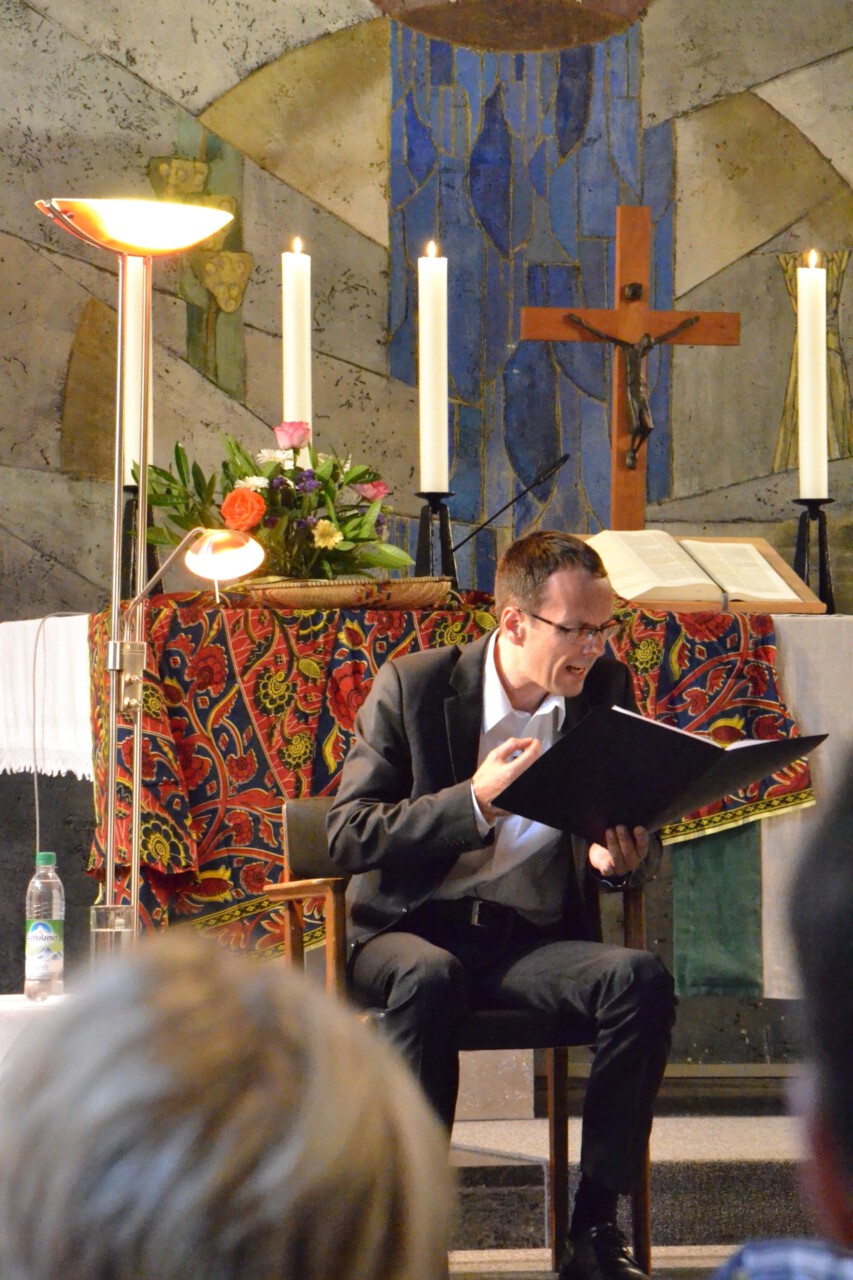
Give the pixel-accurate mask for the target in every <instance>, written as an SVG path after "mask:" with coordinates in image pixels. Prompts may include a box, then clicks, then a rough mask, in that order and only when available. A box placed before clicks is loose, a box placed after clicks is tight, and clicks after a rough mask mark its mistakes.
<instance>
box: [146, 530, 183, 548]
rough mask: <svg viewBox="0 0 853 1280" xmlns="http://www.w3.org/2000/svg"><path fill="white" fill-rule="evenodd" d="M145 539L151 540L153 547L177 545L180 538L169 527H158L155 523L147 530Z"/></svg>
mask: <svg viewBox="0 0 853 1280" xmlns="http://www.w3.org/2000/svg"><path fill="white" fill-rule="evenodd" d="M145 541H146V542H150V543H151V545H152V546H153V547H176V546H177V545H178V543H179V542H180V538H178V537H176V535H175V534H173V533H170V532H169V530H168V529H158V528H157V526H156V525H155V526H153V527H152V528H151V529H149V530H148V531H147V532H146V534H145Z"/></svg>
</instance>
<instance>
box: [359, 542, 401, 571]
mask: <svg viewBox="0 0 853 1280" xmlns="http://www.w3.org/2000/svg"><path fill="white" fill-rule="evenodd" d="M358 558H359V562H360V563H361V564H363V565H364V566H365V567H366V568H372V569H405V568H406V567H407V566H408V565H410V564H413V563H414V561H413V560H412V557H411V556H410V555H409V553H408V551H404V550H403V548H402V547H394V546H392V545H391V543H390V542H376V543H371V544H370V545H369V546H366V547H362V548H361V550H360V552H359V557H358Z"/></svg>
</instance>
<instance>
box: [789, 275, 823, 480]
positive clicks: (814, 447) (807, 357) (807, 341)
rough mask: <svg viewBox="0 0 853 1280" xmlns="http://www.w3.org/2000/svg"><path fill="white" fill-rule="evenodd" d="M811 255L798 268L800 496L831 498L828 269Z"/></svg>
mask: <svg viewBox="0 0 853 1280" xmlns="http://www.w3.org/2000/svg"><path fill="white" fill-rule="evenodd" d="M816 264H817V254H816V253H815V252H814V250H812V252H811V253H810V254H809V265H808V266H807V267H798V268H797V388H798V399H797V407H798V416H799V451H800V497H801V498H828V497H829V478H828V464H827V432H826V270H825V269H824V268H823V267H818V266H817V265H816Z"/></svg>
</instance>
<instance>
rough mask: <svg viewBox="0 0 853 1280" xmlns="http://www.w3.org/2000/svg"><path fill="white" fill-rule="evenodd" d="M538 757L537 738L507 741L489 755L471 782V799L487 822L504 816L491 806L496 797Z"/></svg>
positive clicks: (499, 810)
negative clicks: (475, 802)
mask: <svg viewBox="0 0 853 1280" xmlns="http://www.w3.org/2000/svg"><path fill="white" fill-rule="evenodd" d="M541 754H542V743H541V742H540V741H539V739H538V738H507V740H506V742H502V743H501V744H500V745H499V746H497V747H495V748H494V750H492V751H490V752H489V754H488V755H487V756H486V758H485V760H484V761H483V763H482V764H481V765H480V767H479V769H478V770H477V772H476V773H475V774H474V776H473V778H472V779H471V788H472V790H473V792H474V799H475V800H476V801H477V804H478V805H479V806H480V812H481V813H482V815H483V817H484V818H485V819H486V821H487V822H489V823H493V822H494V821H495V819H496V818H500V817H502V816H503V815H504V813H505V812H506V810H504V809H496V808H495V806H494V805H493V804H492V801H493V800H494V798H495V796H499V795H500V793H501V792H502V791H503V790H504V788H505V787H508V786H509V784H510V783H511V782H515V779H516V778H517V777H518V776H519V774H521V773H524V771H525V769H529V768H530V766H531V765H532V764H533V761H534V760H536V759H538V757H539V756H540V755H541Z"/></svg>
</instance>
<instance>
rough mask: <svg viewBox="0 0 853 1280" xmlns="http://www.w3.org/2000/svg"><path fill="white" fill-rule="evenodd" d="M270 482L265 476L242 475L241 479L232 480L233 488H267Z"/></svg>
mask: <svg viewBox="0 0 853 1280" xmlns="http://www.w3.org/2000/svg"><path fill="white" fill-rule="evenodd" d="M269 487H270V482H269V480H268V479H267V478H266V476H244V478H243V479H242V480H235V481H234V488H235V489H268V488H269Z"/></svg>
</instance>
